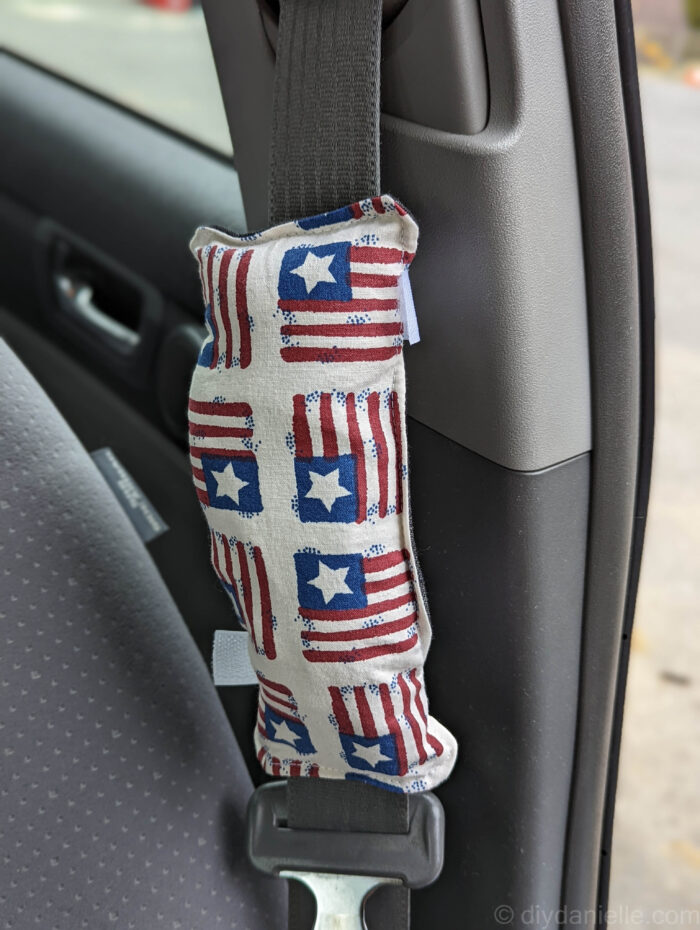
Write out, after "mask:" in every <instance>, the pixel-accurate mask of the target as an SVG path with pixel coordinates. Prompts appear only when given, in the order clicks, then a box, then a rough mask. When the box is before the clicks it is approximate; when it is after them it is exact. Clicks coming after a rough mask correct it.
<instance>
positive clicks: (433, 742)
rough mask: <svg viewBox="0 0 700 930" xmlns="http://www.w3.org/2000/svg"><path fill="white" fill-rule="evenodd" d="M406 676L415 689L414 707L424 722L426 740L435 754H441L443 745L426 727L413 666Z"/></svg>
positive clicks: (425, 715) (419, 689)
mask: <svg viewBox="0 0 700 930" xmlns="http://www.w3.org/2000/svg"><path fill="white" fill-rule="evenodd" d="M408 677H409V678H410V679H411V681H412V682H413V687H414V688H415V689H416V707H417V708H418V713H419V714H420V716H421V720H422V721H423V723H424V724H425V736H426V739H427V740H428V743H429V744H430V746H431V748H432V749H433V750H434V751H435V755H436V756H441V755H442V753H443V751H444V747H443V745H442V743H441V742H440V740H439V739H438V738H437V737H436V736H433V734H432V733H431V732H430V730H429V729H428V715H427V714H426V712H425V707H423V700H422V698H421V696H420V692H421V683H420V681H419V680H418V676H417V674H416V670H415V668H412V669H411V671H410V672H409V673H408Z"/></svg>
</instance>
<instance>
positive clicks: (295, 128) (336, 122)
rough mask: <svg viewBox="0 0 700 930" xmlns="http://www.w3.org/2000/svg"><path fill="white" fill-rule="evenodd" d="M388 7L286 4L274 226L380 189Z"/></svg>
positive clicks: (376, 1) (290, 0)
mask: <svg viewBox="0 0 700 930" xmlns="http://www.w3.org/2000/svg"><path fill="white" fill-rule="evenodd" d="M381 24H382V2H381V0H281V2H280V21H279V33H278V38H277V60H276V65H275V93H274V113H273V123H272V145H271V155H270V157H271V162H270V222H271V223H281V222H284V221H285V220H289V219H297V218H299V217H303V216H311V215H313V214H315V213H324V212H326V211H327V210H333V209H335V208H336V207H342V206H345V205H346V204H348V203H352V202H354V201H356V200H361V199H363V198H364V197H371V196H373V195H375V194H380V193H381V191H380V189H379V65H380V45H381Z"/></svg>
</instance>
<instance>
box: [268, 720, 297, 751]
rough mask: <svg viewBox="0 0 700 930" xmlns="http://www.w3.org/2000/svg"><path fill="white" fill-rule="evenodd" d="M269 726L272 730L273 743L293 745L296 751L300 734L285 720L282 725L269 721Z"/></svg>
mask: <svg viewBox="0 0 700 930" xmlns="http://www.w3.org/2000/svg"><path fill="white" fill-rule="evenodd" d="M267 725H268V727H269V728H271V729H272V733H273V736H272V741H273V742H274V743H291V744H292V746H294V748H295V749H296V741H297V740H298V739H299V734H298V733H295V732H294V730H293V729H292V728H291V727H290V726H289V724H288V723H287V721H286V720H283V721H282V723H274V721H272V720H269V721H268V724H267Z"/></svg>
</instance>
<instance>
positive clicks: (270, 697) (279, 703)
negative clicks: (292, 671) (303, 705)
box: [262, 688, 296, 719]
mask: <svg viewBox="0 0 700 930" xmlns="http://www.w3.org/2000/svg"><path fill="white" fill-rule="evenodd" d="M262 692H263V695H264V696H265V700H266V701H267V702H268V704H270V705H273V704H274V706H275V709H276V708H278V707H286V708H288V709H289V710H291V711H292V719H293V715H294V714H295V713H296V705H294V704H292V703H291V702H290V701H283V700H282V698H280V697H277V695H276V694H268V693H267V692H266V691H265V689H264V688H263V689H262ZM278 713H281V711H278Z"/></svg>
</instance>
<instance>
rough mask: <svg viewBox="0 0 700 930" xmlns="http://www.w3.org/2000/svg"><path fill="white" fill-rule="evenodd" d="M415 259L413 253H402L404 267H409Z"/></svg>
mask: <svg viewBox="0 0 700 930" xmlns="http://www.w3.org/2000/svg"><path fill="white" fill-rule="evenodd" d="M415 257H416V253H415V252H404V253H403V261H404V265H410V264H411V262H412V261H413V259H414V258H415Z"/></svg>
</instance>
